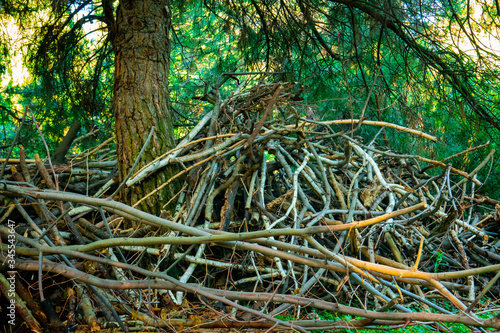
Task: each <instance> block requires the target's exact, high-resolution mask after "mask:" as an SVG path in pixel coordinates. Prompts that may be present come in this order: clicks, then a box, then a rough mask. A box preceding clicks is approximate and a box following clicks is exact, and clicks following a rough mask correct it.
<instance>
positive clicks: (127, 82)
mask: <svg viewBox="0 0 500 333" xmlns="http://www.w3.org/2000/svg"><path fill="white" fill-rule="evenodd" d="M170 18H171V14H170V3H169V1H168V0H135V1H134V0H121V1H120V4H119V6H118V9H117V14H116V21H115V24H114V29H113V34H112V36H113V38H112V40H113V47H114V50H115V57H116V58H115V84H114V104H113V106H114V115H115V124H116V125H115V126H116V129H115V132H116V141H117V155H118V168H119V176H120V181H122V180H123V179H124V178H125V177H126V176H127V174H128V172H129V171H130V169H131V168H132V166H133V164H134V162H135V160H136V158H137V156H138V154H139V151H140V150H141V148H142V147H143V145H144V143H145V141H146V139H147V137H148V134H149V132H150V130H151V129H152V128H153V126H154V127H155V133H154V136H153V139H152V140H151V141H150V143H149V144H148V147H147V149H146V150H145V152H144V154H143V156H142V157H141V161H140V164H139V166H138V168H140V167H141V166H143V165H145V164H147V163H148V162H150V161H152V160H153V159H154V158H155V157H157V156H159V155H161V154H163V153H165V152H166V151H168V150H169V149H171V148H173V147H174V143H175V141H174V131H173V126H172V117H171V113H170V110H169V102H168V74H169V67H170V59H169V56H170V41H169V37H168V33H169V28H170ZM174 172H175V171H174V170H172V169H168V168H167V169H166V170H163V171H162V172H158V173H157V174H155V175H153V176H152V177H150V178H149V179H148V180H147V181H143V182H142V183H140V184H138V185H137V186H134V187H130V188H127V187H124V188H123V190H122V191H121V193H120V199H121V201H122V202H124V203H127V204H134V203H136V202H137V201H138V200H140V199H141V198H143V197H144V196H145V195H147V194H148V193H151V192H152V191H153V190H154V189H156V188H158V187H159V186H160V185H161V184H163V183H164V182H165V181H167V179H169V178H170V177H171V176H172V174H173V173H174ZM176 187H177V186H176V184H172V185H171V186H166V187H165V188H164V190H163V191H161V192H159V194H158V195H156V194H155V195H152V196H151V197H150V198H148V199H147V200H145V201H143V202H142V203H141V204H140V207H138V208H141V209H142V210H144V211H148V212H150V213H153V214H159V212H160V209H161V207H162V205H163V204H165V203H166V202H167V201H168V199H169V198H171V197H172V196H173V195H174V194H175V189H176Z"/></svg>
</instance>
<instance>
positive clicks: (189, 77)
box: [0, 0, 500, 195]
mask: <svg viewBox="0 0 500 333" xmlns="http://www.w3.org/2000/svg"><path fill="white" fill-rule="evenodd" d="M117 6H118V3H117V2H113V1H109V0H103V1H102V2H101V1H90V0H88V1H63V0H53V1H28V0H23V1H2V2H1V11H0V15H1V23H2V24H1V30H2V33H1V36H0V53H1V58H0V70H1V74H2V76H1V77H2V89H1V91H0V108H1V118H0V145H1V147H2V154H4V155H5V154H6V153H7V151H8V148H9V147H10V145H11V144H12V142H13V139H14V137H15V134H16V130H17V128H18V127H19V125H20V123H21V120H22V117H23V112H24V110H25V108H29V110H31V111H32V112H33V114H34V117H35V118H36V121H37V122H38V124H39V125H40V128H41V130H42V131H43V134H44V135H45V139H46V141H47V145H48V147H49V148H50V150H51V151H53V150H54V149H55V148H56V147H57V146H58V144H59V142H60V141H61V140H62V137H63V136H64V134H65V133H66V132H67V130H68V129H69V127H70V126H71V124H72V123H73V121H75V120H80V121H81V123H82V130H81V134H85V133H88V132H91V131H94V130H97V129H98V130H99V131H98V132H97V133H96V134H95V135H93V136H89V137H88V138H86V139H84V140H83V141H82V142H80V143H79V145H76V146H75V148H74V149H76V150H84V149H86V148H89V147H92V146H94V145H95V144H96V143H98V142H102V141H104V140H105V139H107V138H109V137H111V136H112V135H113V129H114V116H113V77H114V70H115V66H114V63H115V59H114V57H115V53H114V51H113V46H112V38H113V31H114V30H113V25H114V15H113V13H114V11H116V8H117ZM169 10H171V14H172V15H171V17H172V18H171V19H172V22H171V27H170V29H169V39H170V43H171V45H170V47H171V53H170V75H169V80H170V83H169V94H170V109H171V115H172V117H173V125H174V131H175V135H176V137H177V138H180V137H182V136H183V135H185V134H186V133H187V132H188V130H189V129H190V128H191V127H192V126H194V125H195V124H196V123H197V121H198V120H199V119H200V118H201V117H203V115H204V114H205V113H206V112H207V111H208V110H211V109H212V108H213V105H212V104H211V103H213V96H212V95H211V93H212V92H216V91H219V92H220V94H221V95H222V96H228V95H229V94H231V92H233V91H234V90H235V89H236V87H237V86H238V85H240V84H241V83H242V82H245V81H246V82H247V83H246V84H247V85H248V86H249V85H252V84H254V83H256V82H258V81H259V80H264V81H268V82H278V81H283V82H285V81H287V82H294V84H295V89H296V92H297V104H296V108H295V109H296V112H298V113H299V114H301V115H302V116H304V117H307V118H316V119H349V118H351V117H352V118H359V117H361V116H364V117H366V119H371V120H381V121H387V122H391V123H395V124H399V125H404V126H407V127H411V128H415V129H419V130H422V131H424V132H428V133H430V134H432V135H436V136H437V137H438V138H439V140H438V142H437V143H429V142H425V141H423V140H421V139H419V138H415V137H411V136H410V135H405V134H403V133H401V132H396V131H392V130H390V129H388V130H386V131H384V132H383V135H379V136H378V137H377V144H378V145H381V146H388V147H389V148H391V149H393V150H395V151H399V152H403V153H410V154H420V155H423V156H427V157H430V158H432V159H436V160H441V159H443V158H445V157H446V156H450V155H453V154H455V153H457V152H460V151H463V150H465V149H467V148H470V147H473V146H476V145H480V144H484V143H485V142H487V141H488V140H490V141H491V142H492V143H493V144H495V142H497V141H498V138H499V134H500V133H499V129H500V122H499V119H498V114H499V108H500V84H499V82H500V80H499V75H500V73H499V68H500V67H499V64H500V62H499V60H500V59H499V55H500V53H499V52H500V42H499V32H500V31H499V26H500V8H499V3H498V1H495V0H492V1H486V0H485V1H460V0H459V1H455V0H450V1H434V0H429V1H427V0H416V1H389V0H384V1H377V2H372V1H358V0H355V1H344V0H338V1H318V0H298V1H285V0H265V1H257V0H247V1H229V0H228V1H211V0H205V1H172V3H171V4H170V7H169ZM242 74H244V75H242ZM211 96H212V98H211ZM378 130H379V129H378V128H370V127H361V129H359V131H358V132H357V133H356V135H359V136H362V137H365V138H367V139H369V140H371V138H373V136H374V135H375V134H376V133H377V131H378ZM19 140H20V143H22V144H23V145H24V146H25V147H29V149H28V151H29V154H32V153H40V154H41V155H42V156H45V155H46V152H45V148H44V147H43V145H42V143H41V139H40V136H39V134H38V133H37V130H36V127H35V124H34V122H33V121H32V119H30V117H28V120H27V122H26V124H25V125H24V127H23V130H22V133H21V135H20V136H19ZM16 149H17V148H16ZM15 154H16V151H14V155H15ZM487 154H488V151H485V150H478V151H475V152H471V153H470V154H466V155H464V156H461V157H459V158H457V159H455V160H453V161H452V162H453V164H454V166H455V167H457V168H459V169H463V170H465V171H467V172H470V171H471V170H472V169H473V168H474V167H475V166H476V164H475V163H470V162H471V161H474V162H477V161H479V160H482V159H483V158H484V157H485V156H486V155H487ZM497 162H498V161H497V158H495V159H494V160H492V161H491V164H490V168H485V169H484V170H485V171H483V174H481V175H480V178H481V180H482V181H484V180H485V178H486V177H487V176H488V177H489V180H488V182H486V183H487V184H490V185H486V187H485V188H483V189H482V191H488V192H490V194H492V195H494V193H495V192H497V191H498V190H497V189H496V184H498V182H499V177H500V168H499V167H498V163H497Z"/></svg>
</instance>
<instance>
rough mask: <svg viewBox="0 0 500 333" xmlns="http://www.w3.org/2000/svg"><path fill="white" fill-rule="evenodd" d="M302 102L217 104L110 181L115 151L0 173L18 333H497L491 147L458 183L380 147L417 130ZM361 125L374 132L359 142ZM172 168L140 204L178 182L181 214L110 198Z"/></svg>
mask: <svg viewBox="0 0 500 333" xmlns="http://www.w3.org/2000/svg"><path fill="white" fill-rule="evenodd" d="M296 95H297V93H296V92H295V91H294V87H293V85H292V84H261V85H258V86H256V87H253V88H251V89H248V90H243V89H241V91H240V89H238V90H236V91H235V92H234V93H233V94H232V95H231V96H230V97H229V98H227V99H225V100H222V99H221V98H220V96H219V95H218V94H216V96H215V99H214V108H213V111H212V112H210V113H209V114H207V115H206V116H205V117H204V118H203V119H202V120H201V121H200V122H199V124H198V125H197V126H196V127H194V128H193V129H192V131H191V132H190V133H189V134H187V135H186V136H185V137H184V138H183V139H182V140H180V142H179V143H178V146H177V147H176V148H175V149H173V150H172V151H169V152H168V153H166V154H165V155H163V156H159V157H158V158H157V159H156V160H155V161H154V162H152V163H150V164H148V165H146V166H144V167H142V168H141V169H140V170H137V171H136V172H135V173H134V174H131V175H130V176H129V177H128V178H127V179H124V180H123V181H122V182H121V183H120V184H119V182H118V180H117V177H116V161H115V160H114V159H109V157H110V156H113V153H114V152H113V150H111V149H110V147H111V146H110V142H111V140H110V141H108V142H105V143H103V144H102V145H100V146H99V147H96V148H95V149H93V150H91V151H87V152H85V153H84V154H80V155H79V156H68V157H67V161H71V163H69V162H68V164H59V165H54V164H53V163H50V161H42V160H41V159H40V158H39V157H38V156H35V160H33V161H32V160H26V159H25V157H24V151H23V150H21V154H20V155H21V156H20V159H19V160H14V159H10V160H8V161H5V163H4V166H5V165H7V164H9V166H10V167H9V168H5V167H4V169H3V170H2V173H4V176H3V177H2V180H0V195H1V196H2V200H3V205H2V206H3V209H2V211H1V214H0V223H1V226H0V233H1V236H2V240H3V243H2V244H1V257H2V267H3V271H2V273H1V275H0V282H1V283H0V285H1V292H2V296H3V299H4V300H5V299H12V297H15V300H16V301H15V311H14V312H15V313H16V316H15V319H16V320H17V323H18V324H19V323H20V322H23V323H24V324H23V325H24V326H21V327H29V328H31V329H35V330H40V328H41V327H43V328H47V327H52V328H54V329H61V328H65V329H67V330H85V331H88V330H92V331H97V330H104V329H108V328H109V329H112V328H119V327H121V329H122V330H124V331H138V330H146V329H152V330H155V329H158V328H160V327H161V328H163V329H171V330H183V329H186V330H188V331H189V330H192V329H193V327H194V328H198V329H202V328H239V329H241V328H249V329H250V328H251V329H273V328H276V329H280V330H283V329H289V330H296V331H300V332H307V331H311V330H330V329H340V328H374V327H385V328H398V327H399V328H401V327H407V326H412V325H423V324H425V325H431V326H433V327H435V328H439V329H445V327H444V324H443V323H461V324H464V325H467V326H469V327H475V328H478V329H480V330H483V331H484V330H485V329H486V328H496V329H499V328H500V317H499V315H498V314H497V312H498V283H497V280H498V278H499V276H500V272H499V270H500V255H499V254H498V253H497V252H498V248H499V245H500V240H499V237H498V236H499V234H498V230H499V227H500V226H499V220H500V215H499V214H500V202H498V201H496V200H494V199H491V198H489V197H486V196H481V195H478V194H476V193H475V192H476V190H477V189H478V188H479V186H481V185H482V183H481V182H480V180H478V179H477V177H476V174H477V173H478V172H479V171H480V170H481V169H482V168H483V167H484V166H485V165H486V164H487V162H488V161H489V160H490V159H491V156H492V154H493V153H494V150H492V151H491V152H490V154H489V155H488V158H486V159H485V160H484V161H483V162H481V163H478V166H477V168H476V169H475V170H474V171H473V172H472V173H470V174H468V173H465V172H463V171H461V170H458V169H456V168H454V167H453V166H451V165H450V164H447V160H448V159H447V160H445V161H434V160H430V159H427V158H424V157H422V156H419V155H406V154H400V153H397V152H393V151H391V150H390V149H389V148H387V147H383V146H380V145H377V144H376V142H377V140H376V139H377V137H378V136H381V135H383V134H384V132H383V130H384V128H385V129H388V128H393V129H391V131H392V130H395V131H401V132H405V133H410V134H411V135H416V136H420V137H421V140H435V138H434V137H432V136H430V135H428V134H425V133H423V132H420V131H417V130H412V129H409V128H405V127H401V126H397V125H393V124H390V123H384V122H378V121H369V120H365V119H358V120H356V119H349V120H335V121H318V120H315V119H314V118H315V117H314V111H313V108H311V107H309V106H304V105H299V104H297V102H296V101H295V100H296V98H295V97H296ZM300 109H307V110H308V111H307V114H308V117H307V118H305V117H301V116H300V114H299V112H298V111H297V110H300ZM361 126H378V127H380V129H381V130H380V131H379V132H378V134H377V135H376V136H375V137H373V138H371V141H370V142H369V143H367V144H364V143H363V142H362V140H361V139H360V138H359V137H355V136H354V134H355V132H356V131H357V130H358V129H359V128H360V127H361ZM487 146H488V143H487V144H485V145H483V146H479V147H475V148H471V149H469V150H467V151H464V152H462V153H461V154H468V153H470V152H471V151H472V150H474V149H481V148H485V147H487ZM459 155H460V154H457V155H454V156H451V157H450V159H452V158H455V157H458V156H459ZM172 165H177V166H178V167H179V169H178V170H181V171H180V172H179V173H178V174H177V175H175V176H174V177H172V178H171V179H169V180H168V182H167V183H165V184H164V185H162V186H161V187H160V188H158V189H156V190H155V191H154V192H152V193H149V194H148V195H147V196H146V197H144V198H142V199H141V200H147V198H148V197H151V196H155V195H158V194H159V193H160V192H161V188H162V187H164V186H171V185H172V184H174V182H180V183H181V184H183V185H182V186H181V187H182V189H181V190H180V191H179V192H178V194H177V195H176V196H175V197H174V198H171V200H170V202H166V203H165V207H175V209H169V210H167V208H166V209H165V211H163V212H162V214H161V216H155V215H152V214H150V213H148V212H144V211H141V210H138V209H136V208H134V207H135V206H137V205H138V204H139V203H140V202H137V203H135V205H134V207H131V206H127V205H125V204H123V203H120V202H118V201H117V200H116V198H117V193H118V191H119V189H120V188H119V186H120V187H122V186H128V187H133V186H138V185H139V184H140V182H141V181H144V180H146V179H148V177H154V175H155V174H156V173H158V172H162V170H163V168H169V167H171V166H172ZM4 170H5V172H4ZM172 203H174V204H172ZM175 203H176V205H175ZM125 225H127V226H129V225H133V227H132V228H129V227H127V228H125V227H124V226H125ZM13 244H15V255H14V253H13ZM36 272H38V273H37V274H36ZM12 276H14V278H12ZM12 281H15V283H14V282H12ZM13 286H14V287H15V288H14V287H13ZM12 288H14V291H15V292H14V293H13V294H9V291H12V290H13V289H12ZM14 294H15V296H13V295H14ZM4 305H5V304H3V305H2V312H4V313H6V314H9V310H8V308H7V307H6V306H4ZM489 311H491V312H492V313H493V315H490V316H485V315H484V314H488V313H489ZM495 311H496V312H495Z"/></svg>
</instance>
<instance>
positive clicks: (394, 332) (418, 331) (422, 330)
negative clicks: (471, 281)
mask: <svg viewBox="0 0 500 333" xmlns="http://www.w3.org/2000/svg"><path fill="white" fill-rule="evenodd" d="M307 313H317V314H318V316H319V318H320V319H321V320H331V321H351V320H356V319H361V318H353V317H352V316H350V315H335V314H332V313H329V312H326V311H322V312H316V310H311V311H310V312H307ZM498 313H500V310H498V311H494V312H485V313H482V314H479V315H478V317H479V318H483V319H488V318H492V317H493V316H495V315H496V314H498ZM276 319H280V320H283V321H293V320H296V319H295V318H293V317H291V316H289V315H288V316H282V315H278V316H276ZM442 325H443V326H446V327H447V328H448V329H449V330H450V331H451V332H454V333H469V332H476V331H477V332H479V331H478V330H471V329H470V328H469V327H467V326H465V325H463V324H458V323H444V324H442ZM485 330H486V331H496V330H494V329H485ZM312 332H314V333H328V332H332V331H331V330H321V329H319V330H314V331H312ZM335 332H338V333H374V332H388V333H405V332H408V333H409V332H412V333H414V332H415V333H427V332H433V333H434V332H437V330H436V329H433V328H431V327H430V326H427V325H416V326H408V327H406V328H397V329H391V330H389V329H384V328H383V327H381V328H380V329H338V330H335Z"/></svg>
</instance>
